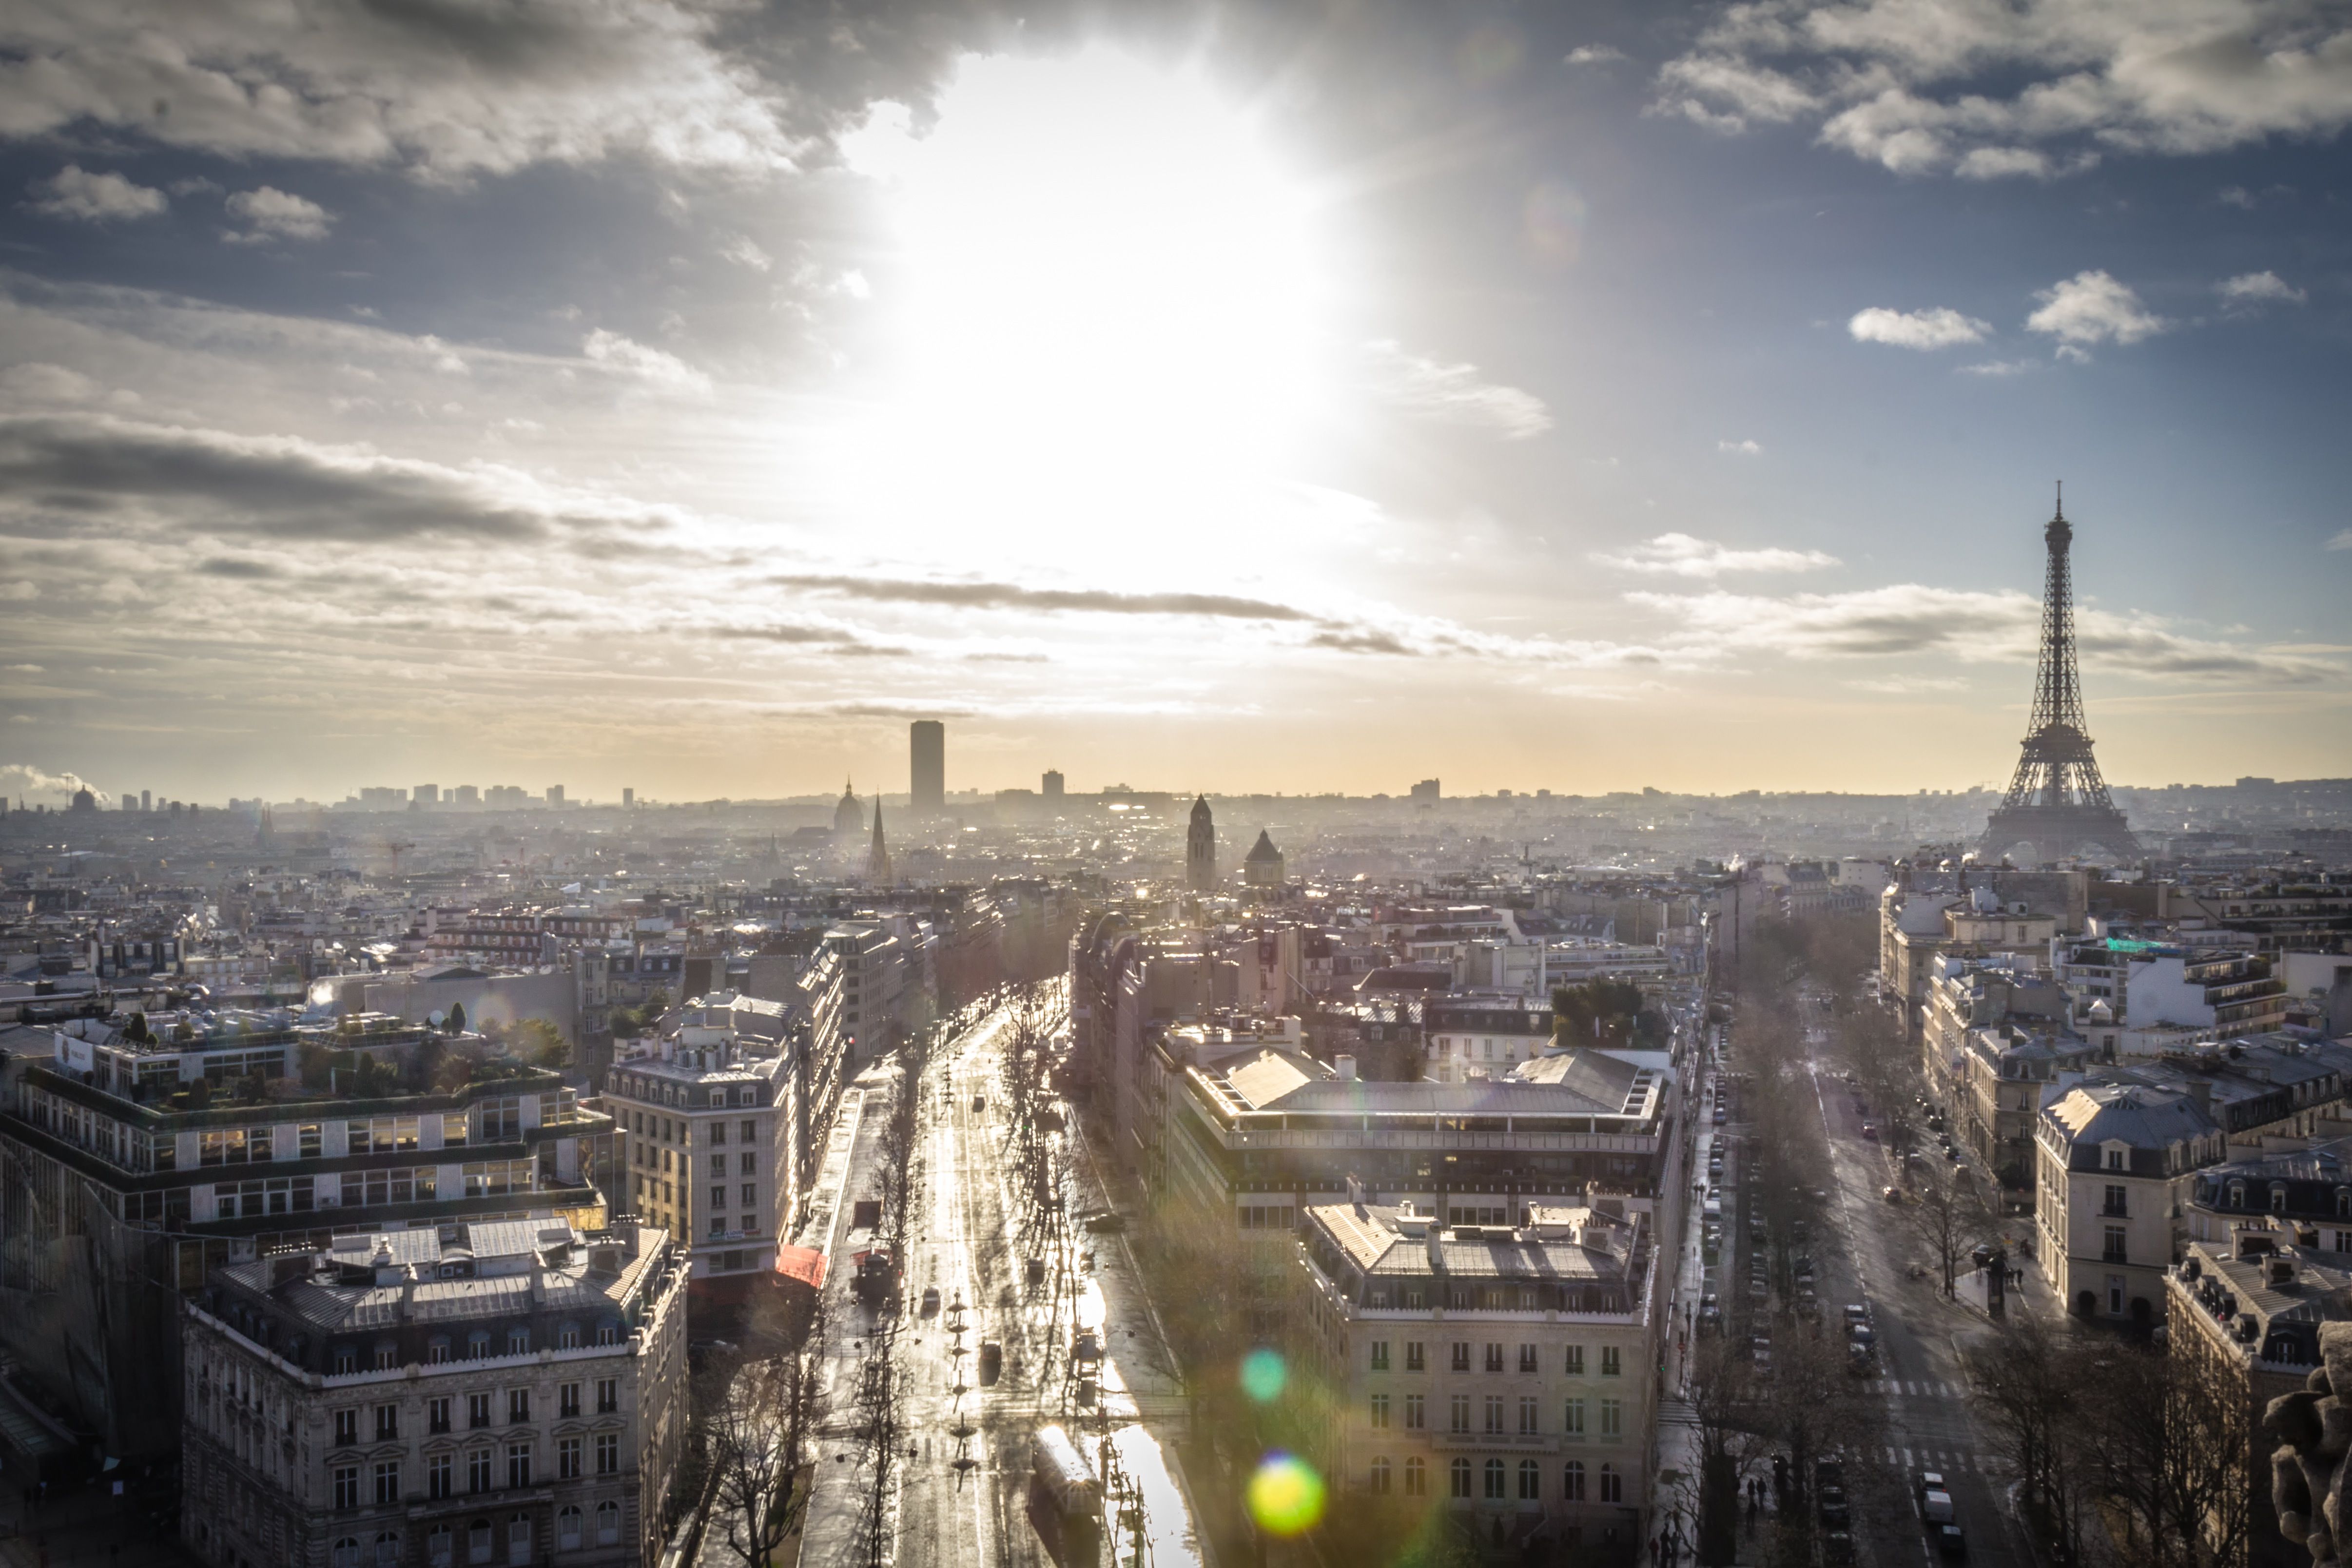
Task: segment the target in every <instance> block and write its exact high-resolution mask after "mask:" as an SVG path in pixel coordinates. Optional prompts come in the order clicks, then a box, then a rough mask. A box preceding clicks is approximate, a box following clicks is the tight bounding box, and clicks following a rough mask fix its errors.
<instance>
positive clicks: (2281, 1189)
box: [2271, 1182, 2286, 1214]
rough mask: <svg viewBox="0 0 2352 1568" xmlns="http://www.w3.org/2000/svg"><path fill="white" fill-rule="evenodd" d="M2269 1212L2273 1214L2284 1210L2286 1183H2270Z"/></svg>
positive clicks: (2282, 1212) (2281, 1212)
mask: <svg viewBox="0 0 2352 1568" xmlns="http://www.w3.org/2000/svg"><path fill="white" fill-rule="evenodd" d="M2271 1212H2272V1213H2273V1214H2284V1213H2285V1212H2286V1183H2284V1182H2273V1183H2272V1184H2271Z"/></svg>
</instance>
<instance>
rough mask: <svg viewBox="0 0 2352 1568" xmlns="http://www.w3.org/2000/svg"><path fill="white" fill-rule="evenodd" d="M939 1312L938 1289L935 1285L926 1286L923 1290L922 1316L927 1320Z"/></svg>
mask: <svg viewBox="0 0 2352 1568" xmlns="http://www.w3.org/2000/svg"><path fill="white" fill-rule="evenodd" d="M939 1310H940V1288H939V1287H938V1286H937V1285H926V1286H925V1287H924V1288H923V1307H922V1312H923V1316H925V1317H927V1318H928V1317H931V1316H933V1315H935V1314H936V1313H937V1312H939Z"/></svg>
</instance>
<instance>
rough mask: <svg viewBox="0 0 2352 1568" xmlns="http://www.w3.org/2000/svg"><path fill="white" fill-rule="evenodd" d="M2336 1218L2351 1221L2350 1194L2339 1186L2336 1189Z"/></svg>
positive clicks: (2351, 1195)
mask: <svg viewBox="0 0 2352 1568" xmlns="http://www.w3.org/2000/svg"><path fill="white" fill-rule="evenodd" d="M2336 1218H2338V1219H2352V1192H2347V1191H2346V1190H2345V1189H2344V1188H2342V1187H2340V1186H2339V1187H2337V1188H2336Z"/></svg>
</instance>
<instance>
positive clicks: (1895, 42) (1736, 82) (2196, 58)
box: [1652, 0, 2352, 179]
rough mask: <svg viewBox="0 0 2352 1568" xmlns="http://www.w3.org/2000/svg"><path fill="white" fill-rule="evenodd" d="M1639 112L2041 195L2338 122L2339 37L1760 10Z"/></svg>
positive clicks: (1793, 3) (1896, 0)
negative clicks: (2154, 160) (2105, 170)
mask: <svg viewBox="0 0 2352 1568" xmlns="http://www.w3.org/2000/svg"><path fill="white" fill-rule="evenodd" d="M1652 108H1653V110H1654V111H1656V112H1660V113H1667V114H1676V115H1680V116H1683V117H1685V118H1686V119H1689V120H1693V121H1695V122H1696V123H1698V124H1702V125H1706V126H1708V127H1710V128H1712V129H1715V130H1717V131H1727V132H1732V133H1737V132H1739V131H1747V130H1749V129H1752V128H1754V127H1756V126H1759V125H1769V124H1784V123H1790V122H1797V121H1803V122H1807V123H1810V124H1811V125H1812V126H1813V127H1814V129H1815V132H1816V136H1817V139H1818V141H1820V143H1821V144H1822V145H1823V146H1828V147H1834V148H1839V149H1842V150H1843V151H1845V152H1850V153H1852V154H1853V156H1855V157H1857V158H1861V159H1864V160H1867V161H1869V162H1874V163H1877V164H1879V165H1881V166H1882V167H1885V168H1886V169H1889V170H1891V171H1893V172H1896V173H1901V174H1931V173H1949V174H1956V175H1958V176H1961V177H1964V178H1973V179H1998V178H2004V177H2025V178H2033V179H2049V178H2053V177H2057V176H2060V175H2063V174H2069V173H2074V172H2080V171H2081V170H2083V169H2086V168H2089V167H2091V166H2093V165H2094V164H2095V162H2097V161H2098V159H2099V158H2100V157H2101V156H2102V155H2105V154H2109V153H2115V152H2124V153H2136V154H2155V155H2169V156H2188V155H2194V154H2200V153H2210V152H2221V151H2224V150H2226V149H2229V148H2233V147H2243V146H2247V145H2251V144H2253V143H2257V142H2261V141H2266V140H2269V139H2271V138H2273V137H2305V138H2319V137H2326V136H2330V135H2333V134H2334V133H2336V131H2340V130H2342V129H2343V128H2344V127H2345V126H2346V125H2347V123H2352V25H2347V20H2346V18H2345V17H2344V16H2343V14H2342V13H2340V12H2336V11H2332V10H2323V9H2319V8H2315V7H2308V6H2303V5H2278V4H2263V3H2253V0H2171V3H2170V4H2167V5H2112V4H2108V3H2106V0H2016V3H2014V4H1998V3H1993V0H1758V3H1752V4H1743V5H1729V6H1727V7H1724V8H1723V9H1722V10H1721V11H1720V12H1719V13H1718V14H1717V19H1716V20H1715V21H1714V22H1713V23H1712V25H1710V26H1707V27H1706V29H1705V31H1703V32H1702V33H1701V34H1700V36H1699V37H1698V39H1697V41H1696V43H1695V44H1694V45H1693V47H1691V48H1689V49H1688V50H1686V51H1685V53H1684V54H1682V55H1681V56H1679V57H1675V59H1672V60H1669V61H1668V62H1667V63H1666V64H1665V65H1664V67H1663V68H1661V69H1660V71H1659V73H1658V90H1657V96H1656V98H1655V99H1654V102H1653V105H1652Z"/></svg>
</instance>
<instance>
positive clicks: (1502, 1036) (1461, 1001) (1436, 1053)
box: [1422, 991, 1575, 1071]
mask: <svg viewBox="0 0 2352 1568" xmlns="http://www.w3.org/2000/svg"><path fill="white" fill-rule="evenodd" d="M1422 1028H1423V1033H1424V1034H1425V1035H1426V1036H1427V1038H1428V1040H1429V1053H1428V1054H1429V1060H1430V1061H1432V1062H1435V1061H1439V1060H1441V1059H1444V1058H1452V1059H1454V1061H1458V1062H1460V1063H1462V1064H1464V1065H1465V1067H1466V1066H1467V1065H1468V1064H1469V1063H1472V1062H1476V1063H1478V1064H1480V1065H1482V1066H1486V1067H1488V1068H1489V1069H1491V1070H1492V1071H1504V1070H1506V1069H1507V1068H1509V1067H1510V1066H1512V1065H1513V1064H1514V1063H1517V1062H1520V1061H1532V1060H1534V1059H1535V1058H1536V1057H1538V1056H1541V1055H1542V1054H1543V1053H1544V1052H1545V1051H1549V1049H1550V1048H1551V1031H1552V1011H1551V995H1550V993H1549V991H1547V992H1544V993H1543V994H1542V995H1541V996H1536V997H1530V996H1526V995H1522V994H1519V993H1516V992H1488V993H1485V994H1475V993H1473V994H1462V993H1454V994H1452V995H1447V996H1442V997H1432V998H1430V999H1429V1001H1428V1002H1427V1004H1426V1005H1425V1006H1424V1008H1423V1019H1422ZM1570 1043H1571V1044H1573V1043H1575V1042H1574V1041H1570Z"/></svg>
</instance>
